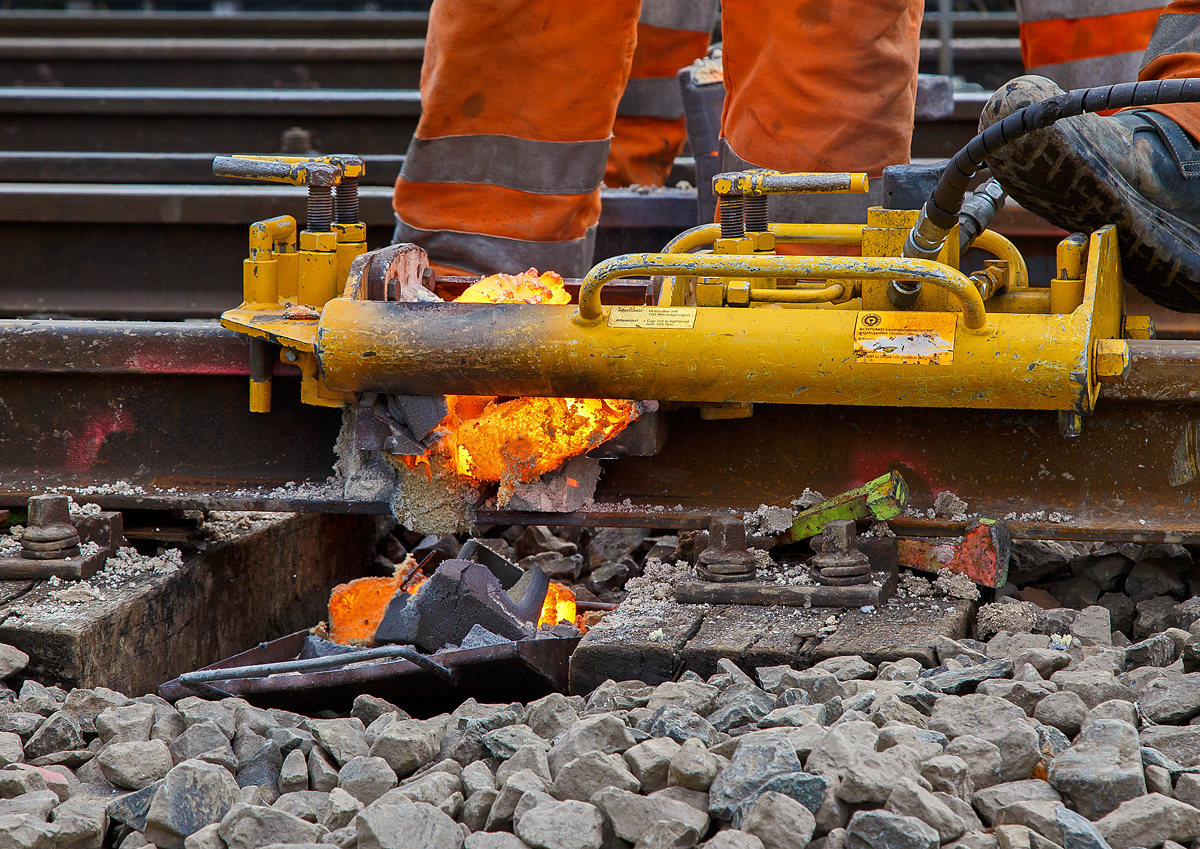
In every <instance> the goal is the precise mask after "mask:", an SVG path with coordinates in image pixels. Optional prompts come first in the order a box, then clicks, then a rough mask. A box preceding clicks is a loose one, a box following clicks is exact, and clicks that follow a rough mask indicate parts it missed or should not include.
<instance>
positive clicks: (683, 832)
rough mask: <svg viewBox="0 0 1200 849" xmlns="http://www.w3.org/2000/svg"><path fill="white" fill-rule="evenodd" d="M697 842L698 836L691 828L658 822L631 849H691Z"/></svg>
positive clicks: (677, 823) (665, 821)
mask: <svg viewBox="0 0 1200 849" xmlns="http://www.w3.org/2000/svg"><path fill="white" fill-rule="evenodd" d="M699 842H700V834H699V832H697V831H696V830H695V829H694V828H692V827H691V826H689V825H684V824H683V823H681V822H674V821H672V820H660V821H658V822H656V823H654V824H653V825H652V826H650V827H649V828H648V829H646V831H645V832H644V833H643V834H642V837H641V839H640V840H639V841H638V842H637V843H635V844H634V847H633V849H693V847H694V846H695V845H696V844H697V843H699Z"/></svg>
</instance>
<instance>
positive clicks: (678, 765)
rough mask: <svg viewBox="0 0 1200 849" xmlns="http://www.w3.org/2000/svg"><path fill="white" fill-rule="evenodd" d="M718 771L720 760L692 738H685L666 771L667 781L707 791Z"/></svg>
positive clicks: (678, 785)
mask: <svg viewBox="0 0 1200 849" xmlns="http://www.w3.org/2000/svg"><path fill="white" fill-rule="evenodd" d="M720 771H721V761H719V760H718V759H717V756H716V755H714V754H712V753H711V752H709V751H708V749H706V748H705V747H704V744H703V743H701V742H700V741H699V740H697V739H695V738H693V739H691V740H687V741H686V742H685V743H684V744H683V745H682V746H681V747H680V748H679V750H678V751H677V752H676V753H675V755H674V756H673V757H672V758H671V762H670V765H669V768H668V771H667V783H668V784H670V785H672V786H676V787H684V788H687V789H688V790H696V791H699V792H701V793H707V792H708V790H709V787H710V786H711V785H712V782H713V779H714V778H716V777H717V773H718V772H720ZM656 789H657V788H656ZM649 792H653V791H649Z"/></svg>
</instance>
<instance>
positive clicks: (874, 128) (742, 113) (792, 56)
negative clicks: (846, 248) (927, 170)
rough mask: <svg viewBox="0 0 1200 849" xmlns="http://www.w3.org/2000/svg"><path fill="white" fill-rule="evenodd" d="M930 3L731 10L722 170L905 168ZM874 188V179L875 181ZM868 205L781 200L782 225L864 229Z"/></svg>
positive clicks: (736, 4)
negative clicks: (921, 41)
mask: <svg viewBox="0 0 1200 849" xmlns="http://www.w3.org/2000/svg"><path fill="white" fill-rule="evenodd" d="M923 6H924V4H923V2H922V0H846V2H842V3H828V2H815V0H814V2H803V3H800V4H799V5H796V4H793V3H787V4H784V3H760V2H755V0H724V2H723V3H722V6H721V30H722V35H723V38H722V50H723V59H724V68H725V88H726V92H727V94H726V97H725V112H724V115H723V116H722V132H721V135H722V140H721V141H722V144H721V167H722V169H723V170H737V169H741V168H746V167H761V168H774V169H777V170H780V171H865V172H867V173H868V174H869V175H870V176H872V177H878V176H880V174H881V173H882V172H883V168H884V166H885V165H894V164H898V163H904V162H908V160H909V155H910V150H911V145H912V129H913V108H914V104H915V101H916V90H917V60H918V59H919V56H920V52H919V41H918V39H919V35H920V27H921V14H922V9H923ZM873 182H874V181H873ZM868 205H869V203H868V201H867V199H866V196H864V195H843V196H830V195H824V196H822V197H821V198H820V199H819V200H818V201H815V202H814V200H813V199H812V198H772V200H771V210H772V215H773V216H775V217H776V220H790V221H824V222H831V223H838V222H842V223H849V222H861V221H864V220H865V219H866V208H867V206H868Z"/></svg>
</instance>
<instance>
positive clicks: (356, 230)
mask: <svg viewBox="0 0 1200 849" xmlns="http://www.w3.org/2000/svg"><path fill="white" fill-rule="evenodd" d="M333 232H335V233H337V271H336V275H337V293H338V295H339V296H340V295H341V294H342V290H343V289H345V287H346V275H347V274H349V273H350V266H351V264H353V262H354V260H355V258H356V257H359V256H361V255H362V254H365V253H366V252H367V225H365V224H363V223H362V222H358V223H356V224H334V225H333Z"/></svg>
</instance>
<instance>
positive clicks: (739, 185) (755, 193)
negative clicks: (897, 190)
mask: <svg viewBox="0 0 1200 849" xmlns="http://www.w3.org/2000/svg"><path fill="white" fill-rule="evenodd" d="M869 187H870V183H869V181H868V180H867V175H866V174H855V173H850V172H836V171H835V172H832V173H825V172H820V171H817V172H806V171H801V172H796V173H792V174H784V173H782V172H780V171H771V170H769V169H766V168H755V169H753V170H749V171H729V172H727V173H724V174H717V175H716V176H715V177H713V194H715V195H717V196H719V197H727V196H729V195H741V196H742V197H748V198H749V197H763V196H765V195H825V194H846V193H850V194H865V193H866V191H867V189H868V188H869Z"/></svg>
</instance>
